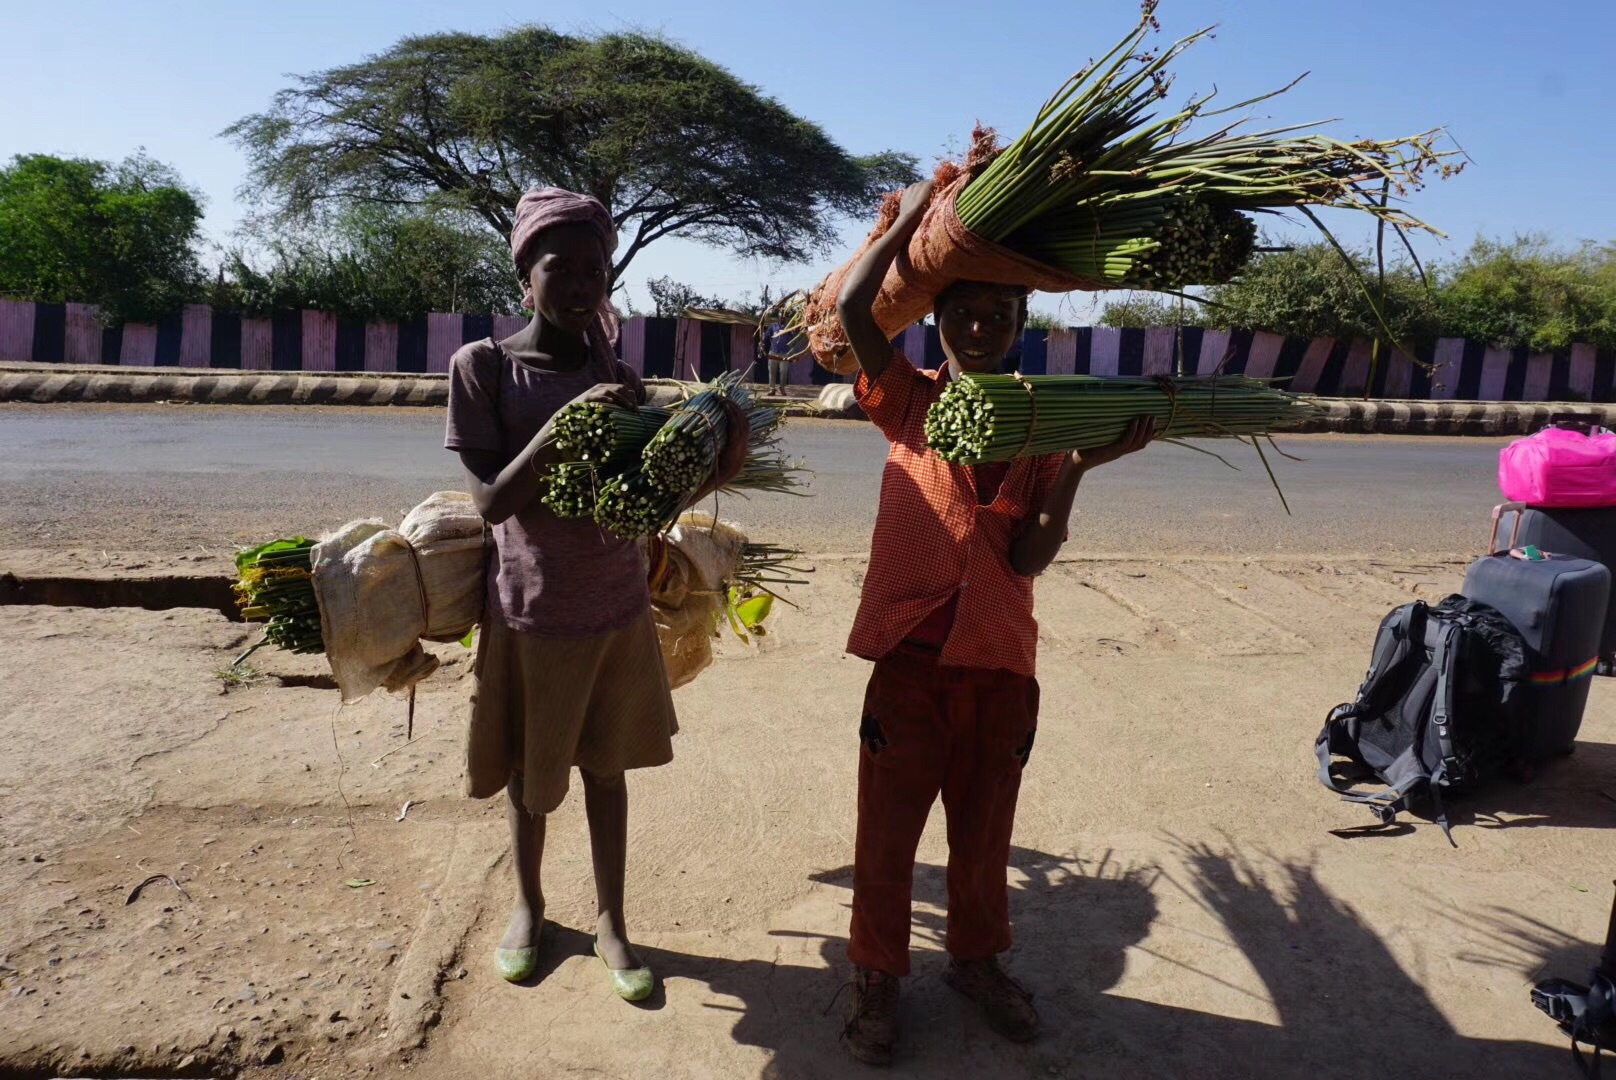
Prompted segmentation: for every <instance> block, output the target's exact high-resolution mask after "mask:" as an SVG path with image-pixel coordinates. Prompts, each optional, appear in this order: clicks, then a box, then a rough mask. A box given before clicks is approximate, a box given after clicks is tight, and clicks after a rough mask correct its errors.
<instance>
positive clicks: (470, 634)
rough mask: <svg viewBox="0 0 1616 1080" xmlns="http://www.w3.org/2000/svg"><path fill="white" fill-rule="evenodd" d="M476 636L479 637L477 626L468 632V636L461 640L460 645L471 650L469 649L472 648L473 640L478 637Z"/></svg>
mask: <svg viewBox="0 0 1616 1080" xmlns="http://www.w3.org/2000/svg"><path fill="white" fill-rule="evenodd" d="M476 636H477V628H476V627H475V626H473V627H472V628H471V629H470V630H467V631H466V636H465V637H463V638H461V639H460V644H462V645H464V646H465V647H466V648H468V649H469V648H471V639H472V638H474V637H476Z"/></svg>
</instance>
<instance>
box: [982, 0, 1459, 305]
mask: <svg viewBox="0 0 1616 1080" xmlns="http://www.w3.org/2000/svg"><path fill="white" fill-rule="evenodd" d="M1142 7H1143V9H1144V17H1143V18H1142V20H1141V21H1140V24H1139V26H1138V28H1137V29H1135V30H1134V32H1133V33H1131V34H1129V35H1128V36H1127V37H1125V38H1124V39H1123V40H1122V41H1121V42H1119V43H1118V44H1117V46H1116V47H1115V48H1114V49H1112V50H1111V52H1110V53H1108V54H1107V55H1106V56H1105V57H1104V58H1102V59H1101V60H1100V61H1099V62H1098V63H1095V64H1092V65H1091V66H1089V67H1087V68H1085V69H1084V70H1083V71H1081V72H1079V73H1078V74H1077V75H1074V76H1073V77H1072V78H1071V79H1070V80H1069V81H1068V82H1067V83H1066V85H1065V86H1063V87H1062V88H1061V89H1060V90H1059V91H1058V92H1057V93H1056V94H1055V96H1054V97H1053V98H1051V99H1050V101H1049V102H1048V103H1047V104H1046V105H1045V106H1044V107H1043V109H1042V110H1041V111H1040V112H1039V114H1038V117H1037V119H1036V120H1035V121H1034V122H1033V125H1032V126H1031V127H1030V128H1029V129H1028V130H1027V131H1026V132H1025V133H1024V134H1022V135H1021V137H1020V138H1018V139H1017V140H1016V141H1015V142H1014V143H1012V144H1011V145H1010V146H1009V147H1008V148H1007V149H1005V150H1004V151H1003V152H1002V153H999V154H998V155H997V156H996V157H994V158H993V160H992V162H991V164H989V165H988V166H987V167H986V168H985V169H984V170H983V171H982V172H981V173H980V174H979V175H978V176H977V177H976V178H975V179H974V180H972V181H971V182H970V183H969V184H968V185H967V186H966V187H965V188H964V190H962V191H961V192H960V194H959V197H958V199H957V201H956V204H955V208H956V210H957V212H958V214H959V219H960V222H961V223H962V224H963V225H964V226H965V227H966V228H968V229H970V230H971V231H972V232H974V233H976V234H977V235H979V236H982V237H984V238H986V239H988V240H992V241H995V242H997V243H1000V244H1002V245H1004V246H1005V247H1008V248H1010V249H1011V250H1014V251H1017V252H1019V253H1021V254H1023V255H1026V256H1028V257H1030V258H1033V259H1036V260H1038V261H1039V262H1042V263H1045V264H1046V265H1049V266H1054V267H1058V268H1060V269H1063V270H1065V271H1067V272H1068V273H1071V274H1073V275H1075V276H1077V277H1080V278H1083V279H1085V280H1086V281H1088V282H1090V283H1091V284H1092V287H1093V288H1096V289H1114V288H1139V289H1158V290H1168V289H1177V288H1182V287H1185V286H1190V285H1214V284H1220V283H1222V282H1225V281H1228V280H1230V279H1231V278H1232V277H1234V276H1235V275H1236V274H1237V273H1238V272H1239V270H1240V269H1241V267H1243V266H1244V265H1245V263H1246V262H1247V260H1248V259H1249V258H1250V256H1251V254H1252V252H1253V250H1254V247H1255V243H1256V236H1257V229H1256V227H1255V225H1254V224H1253V222H1252V220H1251V219H1250V218H1249V217H1248V216H1247V215H1248V214H1251V213H1270V214H1279V213H1283V212H1284V211H1287V210H1292V209H1296V210H1300V211H1301V212H1302V213H1303V214H1304V215H1306V216H1307V217H1308V218H1309V219H1311V220H1312V221H1313V222H1314V224H1315V225H1317V226H1318V227H1319V229H1320V230H1321V231H1324V232H1325V234H1326V236H1328V237H1329V239H1330V240H1331V242H1332V243H1335V238H1334V237H1333V236H1330V235H1329V232H1328V230H1327V229H1325V227H1324V225H1323V223H1322V222H1320V221H1319V219H1318V217H1317V216H1316V215H1315V214H1314V212H1313V209H1312V208H1314V207H1335V208H1339V209H1346V210H1356V211H1361V212H1363V213H1366V214H1370V215H1373V216H1374V217H1377V218H1379V219H1380V220H1381V221H1382V222H1384V223H1385V224H1387V225H1390V226H1391V227H1393V228H1394V229H1396V230H1397V231H1398V232H1399V234H1403V233H1404V232H1405V231H1406V230H1409V229H1424V230H1428V231H1430V232H1433V233H1434V232H1436V230H1435V229H1432V228H1431V227H1430V226H1428V225H1426V224H1425V223H1424V222H1422V221H1420V220H1418V219H1417V218H1415V217H1413V216H1411V215H1410V214H1409V213H1407V212H1406V211H1405V210H1403V209H1401V208H1399V207H1398V206H1396V205H1395V204H1394V200H1393V199H1392V198H1390V196H1397V197H1398V198H1401V197H1402V196H1405V195H1406V194H1408V193H1409V192H1410V191H1412V190H1417V189H1418V188H1419V187H1421V186H1422V183H1423V175H1424V174H1425V172H1426V171H1427V170H1428V169H1436V170H1439V171H1440V173H1441V175H1442V176H1444V177H1447V176H1450V175H1453V174H1455V173H1457V172H1458V171H1459V170H1460V169H1462V168H1463V165H1462V163H1453V162H1451V161H1450V160H1449V159H1451V158H1453V157H1455V156H1456V155H1457V154H1458V153H1459V151H1439V150H1437V149H1436V146H1435V143H1436V140H1437V138H1438V137H1439V135H1440V134H1441V132H1440V130H1435V131H1430V132H1426V133H1423V134H1420V135H1415V136H1411V137H1408V138H1402V139H1392V140H1387V141H1375V140H1361V141H1357V142H1352V143H1347V142H1342V141H1340V140H1337V139H1332V138H1329V137H1327V136H1325V135H1321V134H1316V133H1307V130H1308V129H1310V128H1314V127H1317V126H1318V125H1316V124H1302V125H1295V126H1291V127H1282V128H1276V129H1272V130H1268V131H1258V132H1246V131H1243V130H1241V128H1242V126H1243V125H1244V123H1245V121H1243V120H1238V121H1235V122H1233V123H1228V124H1222V123H1221V121H1219V124H1220V125H1221V126H1218V127H1216V128H1215V129H1214V130H1211V131H1209V132H1207V133H1206V134H1202V135H1195V134H1192V133H1191V132H1190V130H1189V129H1190V127H1191V125H1192V124H1194V123H1196V122H1197V121H1206V120H1209V119H1212V118H1215V117H1220V116H1224V115H1227V114H1229V113H1231V112H1234V111H1236V110H1239V109H1243V108H1246V107H1248V106H1251V105H1254V104H1256V103H1258V102H1261V101H1265V100H1267V99H1269V98H1272V97H1275V96H1277V95H1279V94H1282V93H1284V92H1285V90H1288V89H1290V87H1289V86H1287V87H1284V88H1282V89H1281V90H1277V91H1274V92H1273V93H1271V94H1265V95H1262V96H1261V97H1258V98H1254V99H1252V100H1250V101H1244V102H1240V103H1239V104H1237V105H1233V106H1229V107H1227V108H1220V109H1213V108H1211V103H1212V100H1213V97H1214V94H1207V95H1205V96H1202V97H1198V98H1194V99H1192V100H1191V101H1189V103H1188V104H1186V105H1185V106H1184V107H1183V108H1182V109H1180V110H1178V111H1176V112H1171V113H1170V114H1169V115H1166V116H1160V115H1158V114H1157V113H1156V112H1155V111H1153V110H1155V109H1156V107H1157V104H1158V103H1159V102H1161V101H1162V100H1164V99H1165V98H1166V97H1167V95H1168V92H1169V88H1170V86H1171V84H1172V77H1171V76H1170V75H1169V74H1168V73H1167V68H1168V66H1169V65H1171V64H1172V62H1173V61H1174V60H1176V59H1177V58H1178V57H1179V56H1180V55H1181V54H1182V53H1183V52H1184V51H1185V50H1186V49H1188V48H1190V46H1192V45H1194V44H1195V43H1197V42H1199V41H1200V40H1202V39H1203V38H1205V37H1207V36H1208V35H1210V34H1211V32H1212V29H1213V28H1208V29H1205V30H1201V31H1199V32H1197V33H1195V34H1191V35H1190V36H1189V37H1186V38H1184V39H1182V40H1180V41H1178V42H1176V43H1174V44H1173V45H1171V46H1170V47H1168V48H1166V49H1164V50H1161V51H1159V52H1154V51H1149V50H1147V49H1146V48H1145V47H1144V42H1145V38H1146V37H1147V36H1148V35H1149V34H1150V33H1151V32H1152V31H1153V30H1154V29H1156V28H1157V24H1156V20H1155V8H1156V3H1155V0H1146V3H1144V4H1143V5H1142ZM1298 81H1299V80H1298ZM1291 85H1292V86H1294V85H1295V83H1292V84H1291ZM1164 111H1165V110H1164ZM1405 240H1406V236H1405ZM1336 246H1337V247H1339V244H1337V245H1336Z"/></svg>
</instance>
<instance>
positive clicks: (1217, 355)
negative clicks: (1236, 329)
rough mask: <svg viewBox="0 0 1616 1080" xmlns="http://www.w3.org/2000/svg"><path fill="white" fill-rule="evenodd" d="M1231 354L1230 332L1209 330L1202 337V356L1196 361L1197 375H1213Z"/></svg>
mask: <svg viewBox="0 0 1616 1080" xmlns="http://www.w3.org/2000/svg"><path fill="white" fill-rule="evenodd" d="M1228 353H1229V331H1227V330H1208V331H1207V332H1206V333H1204V334H1202V335H1201V355H1200V356H1199V357H1198V358H1197V360H1196V365H1195V374H1197V375H1211V374H1213V373H1214V372H1216V371H1217V370H1218V368H1219V366H1221V365H1222V363H1223V358H1224V357H1225V356H1227V355H1228Z"/></svg>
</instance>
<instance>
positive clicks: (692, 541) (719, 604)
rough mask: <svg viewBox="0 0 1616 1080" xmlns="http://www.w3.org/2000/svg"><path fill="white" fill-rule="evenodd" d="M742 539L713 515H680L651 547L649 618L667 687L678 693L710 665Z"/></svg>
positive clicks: (732, 525) (744, 536)
mask: <svg viewBox="0 0 1616 1080" xmlns="http://www.w3.org/2000/svg"><path fill="white" fill-rule="evenodd" d="M745 546H746V534H745V533H743V532H741V530H740V529H739V528H738V527H737V526H735V525H734V524H732V523H730V522H727V521H718V520H715V519H714V518H713V517H712V516H711V515H708V514H701V513H696V512H690V513H686V514H684V515H682V516H681V517H680V518H679V521H678V523H677V524H676V525H674V527H673V528H671V529H669V530H668V532H667V533H666V534H665V536H664V537H663V538H662V540H661V542H660V543H658V544H653V545H652V546H651V552H650V555H651V558H652V565H651V578H650V581H651V615H652V617H653V619H654V620H655V622H656V627H657V640H658V641H659V642H660V644H661V645H662V663H663V666H664V667H666V668H667V672H668V687H669V688H670V689H673V690H677V689H678V688H679V687H681V686H684V685H685V684H686V683H688V682H690V681H691V680H692V679H694V678H695V677H696V676H697V675H700V674H701V673H702V672H703V671H705V670H706V669H707V668H708V667H709V666H710V665H711V664H712V662H713V638H714V637H716V636H717V633H718V623H719V620H720V619H721V618H722V617H723V613H724V604H725V603H726V597H725V584H724V583H725V581H726V580H727V579H728V578H729V576H730V575H731V574H733V573H734V572H735V568H736V566H738V565H739V563H740V558H741V549H742V548H744V547H745Z"/></svg>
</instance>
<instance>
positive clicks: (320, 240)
mask: <svg viewBox="0 0 1616 1080" xmlns="http://www.w3.org/2000/svg"><path fill="white" fill-rule="evenodd" d="M264 248H265V251H266V253H267V255H268V262H267V265H266V266H264V267H263V268H259V267H257V266H254V265H253V263H252V261H251V260H250V259H249V258H248V256H247V255H246V254H245V253H244V252H243V251H242V250H240V249H239V248H238V249H236V250H233V251H231V252H229V253H228V254H227V256H226V259H225V274H224V279H223V281H222V283H221V284H220V285H219V286H217V287H216V288H215V290H214V294H215V295H214V303H215V304H216V305H218V306H221V307H231V308H239V309H240V310H243V311H248V312H255V313H261V312H266V311H271V310H275V309H288V308H293V309H295V308H312V309H316V310H321V311H331V312H335V313H337V314H339V315H344V316H348V317H350V318H360V319H383V320H389V319H410V318H416V317H418V316H420V315H424V314H426V313H427V312H429V311H469V312H493V313H496V314H511V313H514V312H515V311H517V310H518V304H519V301H520V290H519V288H518V283H517V280H516V273H515V271H514V270H513V269H512V268H511V262H510V254H509V251H508V249H507V248H506V246H505V244H504V243H503V242H501V241H500V240H499V238H498V237H496V236H495V235H494V234H493V233H491V232H489V231H488V230H487V229H486V228H484V227H483V226H482V225H481V224H479V223H477V222H475V221H472V220H468V219H467V218H466V216H465V215H464V214H454V213H450V212H444V211H439V212H428V211H415V210H405V209H399V208H394V207H380V206H369V205H356V206H351V207H349V208H347V209H345V210H342V211H340V212H338V213H337V214H335V215H333V216H332V217H330V218H328V219H327V220H326V221H324V222H323V223H322V224H321V225H320V227H318V228H314V229H307V230H304V231H301V232H298V233H295V234H292V235H291V236H274V235H270V236H269V237H267V238H266V242H265V243H264Z"/></svg>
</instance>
